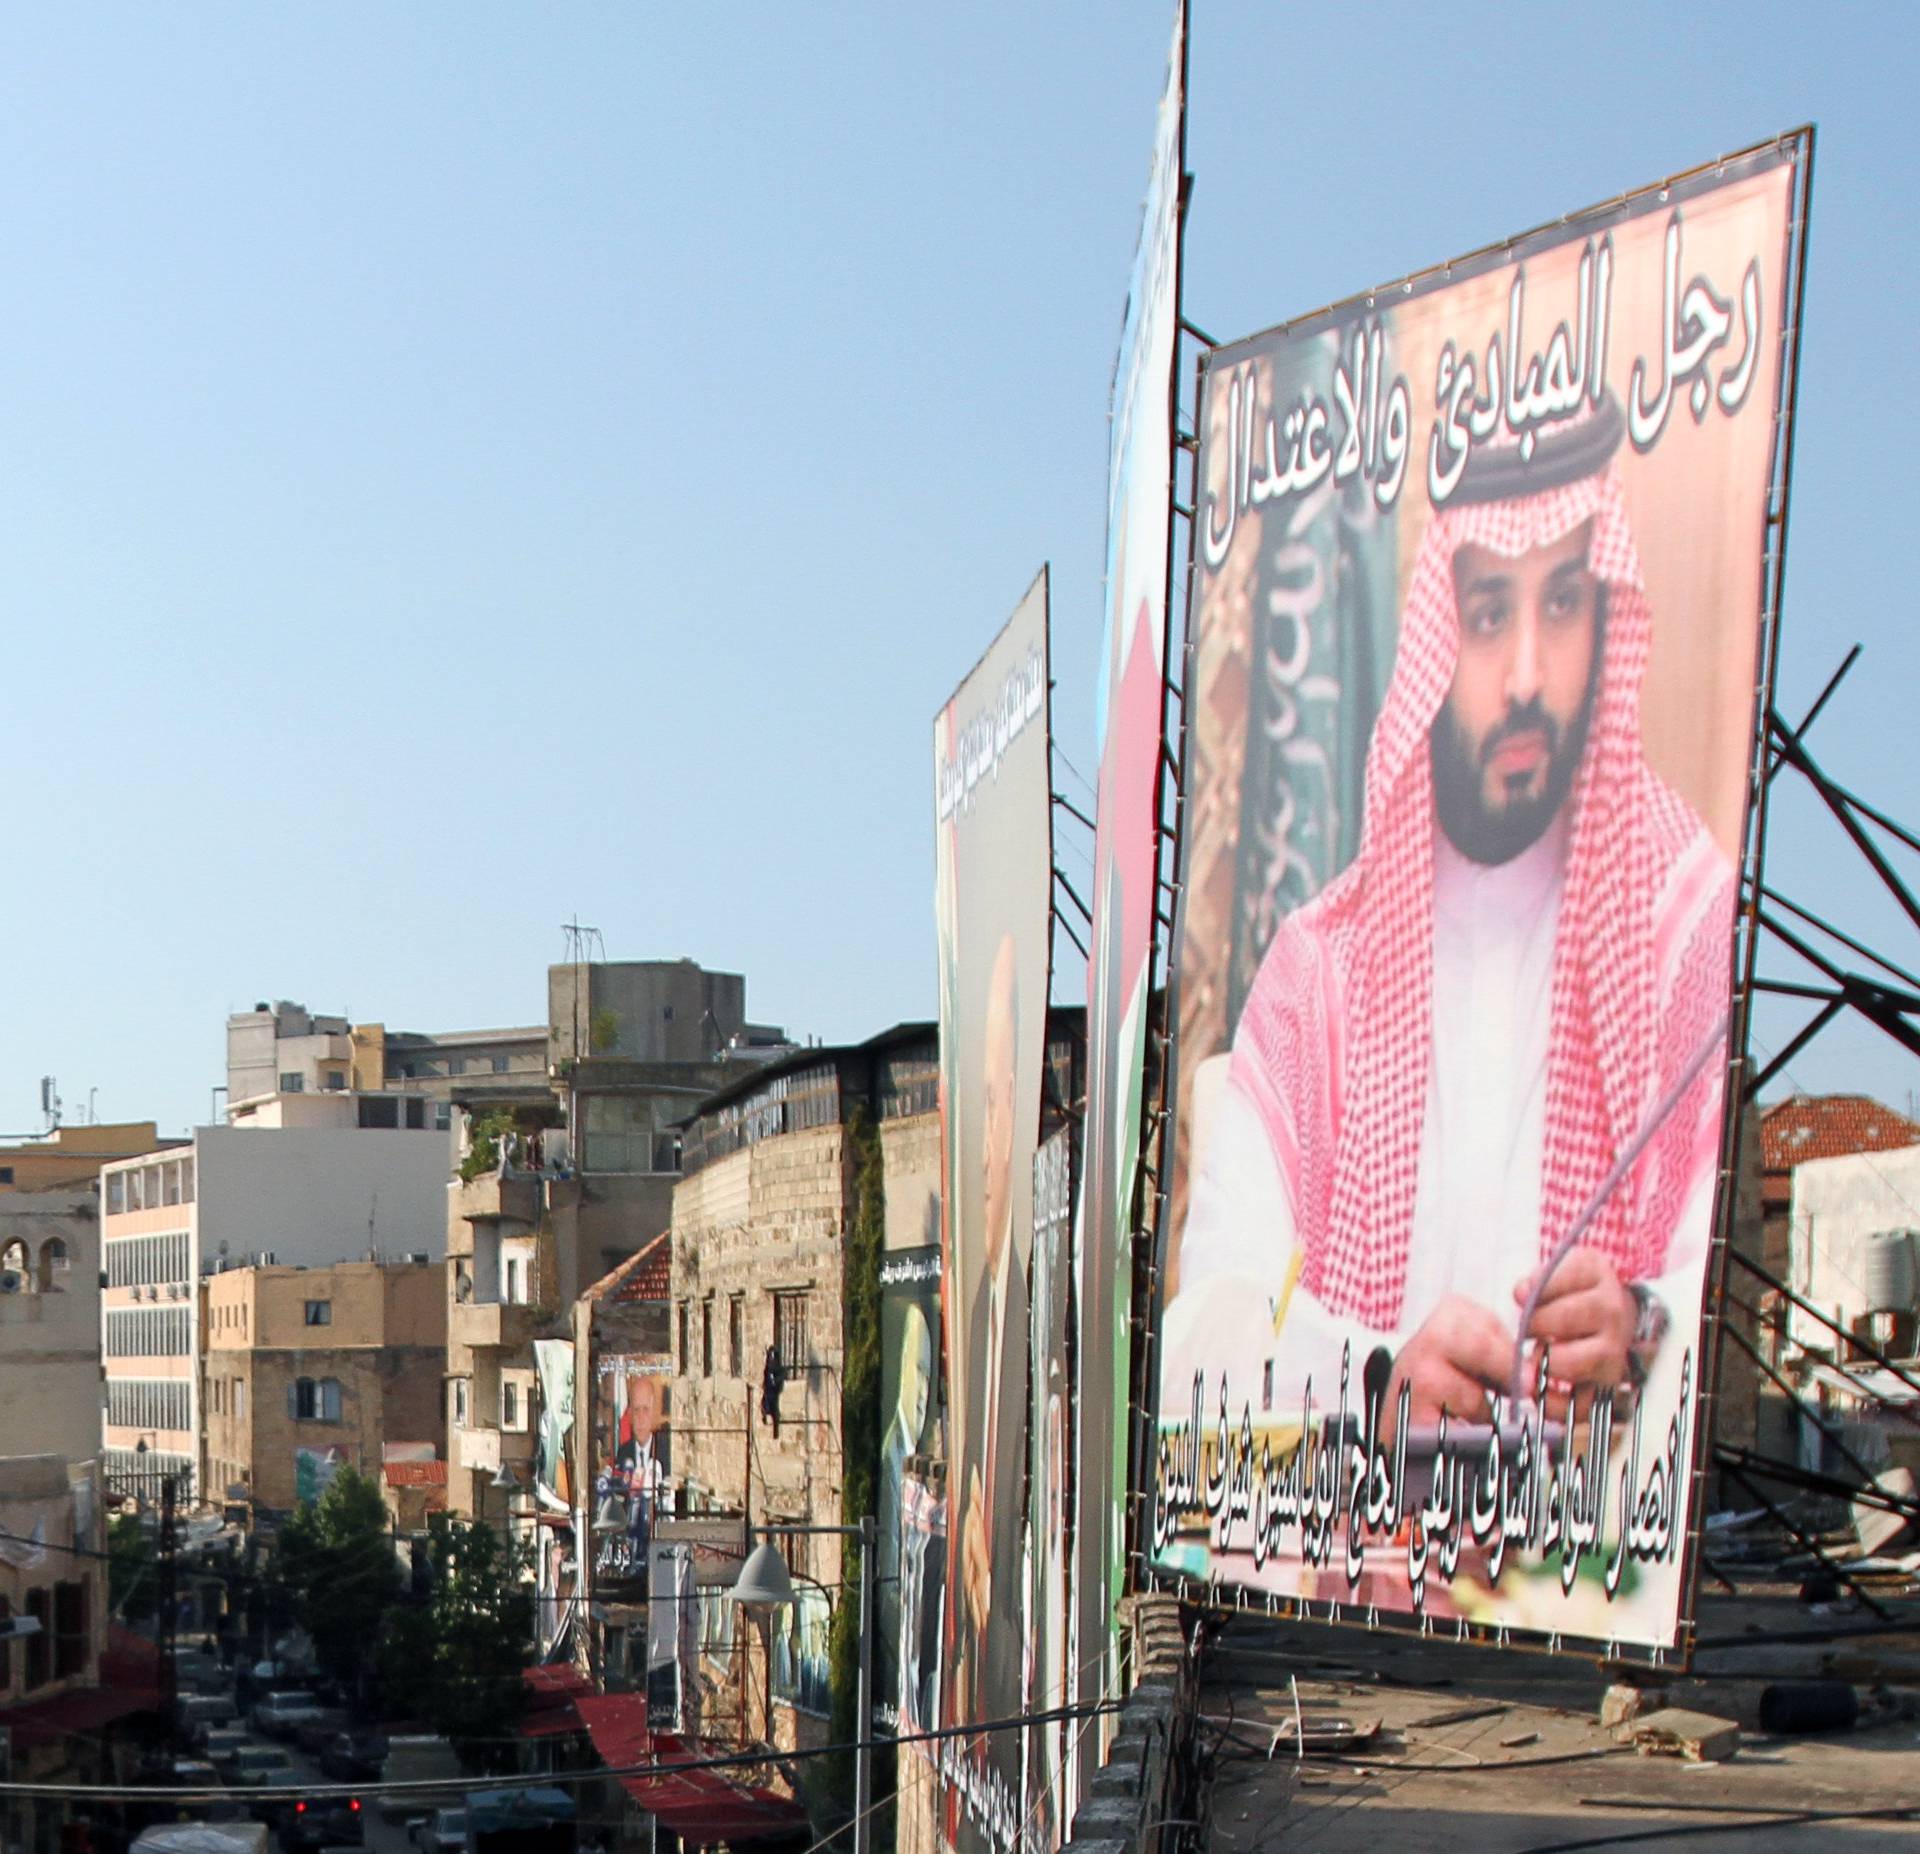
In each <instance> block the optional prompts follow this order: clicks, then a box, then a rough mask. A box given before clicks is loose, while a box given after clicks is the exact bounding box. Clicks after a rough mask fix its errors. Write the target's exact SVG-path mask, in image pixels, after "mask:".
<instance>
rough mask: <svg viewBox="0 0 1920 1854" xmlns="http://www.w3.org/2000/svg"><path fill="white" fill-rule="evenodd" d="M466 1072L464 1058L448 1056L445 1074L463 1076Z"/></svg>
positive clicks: (465, 1060)
mask: <svg viewBox="0 0 1920 1854" xmlns="http://www.w3.org/2000/svg"><path fill="white" fill-rule="evenodd" d="M466 1072H467V1059H466V1057H465V1056H449V1057H448V1058H447V1073H448V1074H449V1075H464V1074H466Z"/></svg>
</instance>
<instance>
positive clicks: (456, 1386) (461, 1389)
mask: <svg viewBox="0 0 1920 1854" xmlns="http://www.w3.org/2000/svg"><path fill="white" fill-rule="evenodd" d="M453 1426H454V1428H456V1429H464V1428H466V1426H467V1380H466V1379H465V1378H455V1379H454V1380H453Z"/></svg>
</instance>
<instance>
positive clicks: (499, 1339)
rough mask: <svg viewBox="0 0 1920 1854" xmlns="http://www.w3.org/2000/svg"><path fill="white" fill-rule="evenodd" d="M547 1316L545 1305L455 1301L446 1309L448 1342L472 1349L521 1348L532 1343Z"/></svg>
mask: <svg viewBox="0 0 1920 1854" xmlns="http://www.w3.org/2000/svg"><path fill="white" fill-rule="evenodd" d="M547 1319H548V1314H547V1310H546V1309H545V1308H544V1307H530V1306H526V1305H524V1304H522V1303H520V1302H518V1301H499V1300H468V1301H456V1302H455V1303H454V1304H453V1306H451V1307H450V1308H448V1309H447V1340H448V1343H449V1344H451V1345H464V1346H470V1347H473V1348H475V1349H487V1348H498V1347H502V1346H504V1347H506V1348H507V1349H508V1350H509V1351H520V1350H522V1349H524V1348H525V1347H527V1346H530V1345H531V1344H532V1343H533V1340H534V1336H535V1334H537V1333H539V1332H540V1331H542V1330H543V1329H544V1327H545V1326H546V1324H547Z"/></svg>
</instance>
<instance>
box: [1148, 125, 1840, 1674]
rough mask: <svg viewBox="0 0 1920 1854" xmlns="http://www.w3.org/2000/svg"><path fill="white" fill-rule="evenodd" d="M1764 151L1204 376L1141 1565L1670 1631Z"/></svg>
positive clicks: (1772, 424)
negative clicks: (1154, 1399) (1164, 1188)
mask: <svg viewBox="0 0 1920 1854" xmlns="http://www.w3.org/2000/svg"><path fill="white" fill-rule="evenodd" d="M1803 152H1804V144H1803V143H1802V142H1801V141H1799V140H1798V139H1790V140H1787V141H1783V142H1781V143H1778V144H1774V145H1770V146H1769V147H1767V148H1765V149H1761V150H1758V151H1754V152H1752V153H1750V154H1748V155H1746V156H1744V157H1742V158H1739V159H1736V160H1732V161H1728V162H1725V163H1722V164H1720V165H1719V166H1718V167H1717V168H1714V169H1712V170H1704V171H1702V172H1700V173H1698V174H1696V175H1693V176H1689V177H1687V178H1685V179H1682V180H1679V181H1675V182H1672V183H1669V184H1668V185H1665V186H1663V187H1660V188H1657V189H1650V190H1648V191H1646V192H1643V193H1641V194H1638V195H1634V196H1630V197H1628V198H1626V199H1623V200H1620V201H1617V202H1615V203H1613V204H1611V205H1609V206H1607V207H1605V208H1603V209H1600V210H1597V211H1595V212H1593V213H1590V214H1587V215H1584V216H1579V217H1575V218H1572V219H1569V220H1566V221H1563V222H1562V223H1561V224H1559V225H1557V226H1554V227H1552V228H1549V229H1547V230H1545V231H1543V232H1541V233H1538V234H1535V235H1533V236H1530V237H1527V238H1524V239H1520V240H1517V241H1515V242H1514V243H1513V244H1511V245H1508V246H1506V247H1503V248H1500V249H1496V250H1492V251H1488V252H1485V253H1482V254H1480V255H1479V256H1478V257H1477V258H1474V259H1470V260H1467V261H1465V262H1462V263H1457V264H1454V265H1451V266H1448V267H1447V268H1446V269H1445V270H1442V271H1436V272H1430V273H1427V274H1426V275H1424V276H1422V277H1418V278H1415V279H1411V280H1410V281H1409V282H1408V283H1406V284H1404V285H1396V286H1394V287H1393V288H1392V289H1390V290H1383V291H1381V292H1379V293H1377V294H1376V295H1373V296H1367V297H1363V298H1358V299H1355V300H1354V301H1352V302H1349V303H1347V304H1344V305H1342V306H1340V307H1339V308H1336V309H1334V310H1331V311H1328V312H1326V313H1324V314H1321V315H1318V316H1316V317H1314V318H1313V319H1312V320H1311V321H1310V322H1307V323H1302V324H1296V325H1292V326H1289V327H1285V328H1282V329H1278V330H1275V331H1273V332H1271V333H1269V334H1266V335H1262V336H1258V337H1256V338H1254V339H1252V340H1250V341H1246V342H1243V343H1240V344H1239V345H1237V346H1234V347H1231V348H1224V349H1218V350H1216V351H1215V352H1214V353H1213V355H1212V356H1211V357H1210V360H1209V364H1208V366H1207V368H1206V370H1205V374H1204V379H1203V404H1204V418H1203V439H1202V450H1201V458H1200V469H1201V479H1200V495H1199V498H1198V506H1197V509H1196V517H1195V536H1194V569H1195V580H1194V615H1193V620H1192V623H1191V626H1190V640H1189V650H1190V661H1189V666H1188V671H1187V680H1186V685H1185V686H1186V689H1187V692H1188V709H1189V714H1190V717H1191V722H1190V734H1189V757H1188V765H1187V784H1186V800H1187V806H1186V817H1187V824H1186V828H1185V831H1184V842H1183V844H1182V849H1181V867H1182V897H1183V901H1182V908H1183V912H1182V916H1181V921H1180V925H1179V936H1178V941H1177V946H1176V954H1175V985H1176V993H1175V1003H1174V1009H1175V1021H1176V1026H1177V1035H1178V1039H1179V1041H1178V1046H1177V1048H1178V1075H1177V1086H1176V1115H1177V1118H1176V1123H1175V1153H1174V1179H1173V1198H1172V1203H1171V1206H1170V1210H1169V1215H1168V1217H1167V1220H1166V1224H1165V1228H1164V1231H1163V1239H1164V1242H1165V1249H1164V1254H1163V1258H1162V1259H1163V1264H1164V1266H1163V1270H1162V1275H1161V1279H1162V1283H1163V1292H1164V1294H1165V1296H1166V1298H1165V1301H1164V1306H1163V1312H1162V1319H1161V1346H1160V1362H1161V1371H1160V1382H1159V1416H1158V1451H1157V1464H1156V1482H1157V1502H1156V1513H1155V1520H1154V1530H1153V1541H1152V1543H1153V1548H1154V1552H1155V1555H1156V1559H1157V1562H1158V1563H1159V1564H1160V1565H1161V1566H1163V1567H1165V1568H1167V1569H1169V1570H1172V1571H1174V1572H1178V1573H1181V1574H1184V1575H1185V1576H1186V1577H1187V1578H1189V1579H1192V1580H1194V1581H1195V1582H1197V1583H1199V1584H1201V1585H1214V1586H1237V1587H1239V1588H1240V1589H1243V1590H1254V1591H1261V1592H1265V1593H1268V1594H1270V1595H1273V1596H1276V1597H1286V1598H1296V1599H1305V1600H1306V1601H1308V1602H1310V1603H1311V1604H1313V1605H1315V1606H1319V1605H1323V1604H1327V1605H1336V1606H1341V1607H1345V1608H1348V1609H1349V1611H1350V1612H1351V1611H1354V1610H1358V1611H1377V1612H1379V1613H1382V1614H1386V1613H1390V1612H1398V1613H1401V1614H1404V1615H1409V1616H1411V1615H1419V1616H1422V1617H1424V1618H1426V1619H1428V1620H1429V1621H1433V1622H1442V1621H1444V1622H1448V1623H1450V1624H1454V1625H1467V1624H1480V1625H1486V1626H1489V1627H1497V1628H1509V1629H1519V1630H1527V1631H1535V1632H1538V1633H1539V1634H1541V1635H1543V1636H1546V1637H1548V1638H1552V1637H1556V1636H1557V1637H1562V1638H1565V1637H1580V1638H1584V1639H1586V1640H1589V1641H1595V1642H1600V1643H1617V1644H1620V1645H1623V1646H1624V1645H1635V1646H1643V1647H1648V1648H1653V1647H1667V1646H1670V1645H1672V1644H1673V1643H1674V1642H1675V1639H1676V1636H1677V1633H1678V1630H1679V1626H1680V1617H1681V1611H1682V1607H1683V1602H1684V1597H1685V1590H1684V1585H1685V1580H1686V1572H1687V1569H1688V1566H1687V1557H1688V1546H1689V1537H1690V1534H1689V1526H1690V1524H1691V1523H1692V1520H1691V1515H1690V1511H1689V1505H1690V1500H1691V1496H1692V1472H1691V1470H1692V1464H1693V1461H1694V1459H1695V1449H1696V1445H1697V1441H1698V1437H1697V1435H1696V1432H1695V1420H1696V1409H1697V1400H1698V1397H1699V1392H1700V1387H1701V1382H1702V1377H1703V1373H1704V1368H1705V1361H1704V1360H1703V1356H1702V1351H1701V1344H1700V1333H1701V1302H1702V1297H1703V1292H1704V1286H1705V1283H1706V1280H1707V1277H1708V1265H1709V1260H1710V1256H1711V1251H1712V1244H1713V1235H1714V1224H1715V1215H1716V1199H1717V1187H1718V1172H1719V1159H1720V1154H1721V1149H1722V1134H1723V1109H1724V1105H1725V1096H1726V1076H1727V1068H1728V1055H1729V1048H1728V1045H1729V1032H1728V1022H1729V1015H1730V1003H1731V998H1732V988H1733V975H1734V950H1735V912H1736V896H1737V887H1738V884H1737V877H1736V869H1737V867H1738V863H1739V859H1740V856H1741V854H1742V849H1743V845H1744V843H1745V838H1746V829H1747V803H1748V794H1749V787H1750V772H1751V769H1752V767H1753V763H1754V751H1755V743H1754V738H1753V728H1754V723H1755V716H1756V700H1755V691H1756V688H1757V687H1758V685H1759V683H1760V681H1761V679H1762V675H1763V670H1764V667H1765V659H1764V651H1763V647H1764V635H1765V619H1766V611H1767V607H1768V605H1769V602H1770V601H1769V587H1770V581H1769V579H1768V574H1767V566H1766V549H1767V544H1768V535H1767V532H1766V527H1767V521H1768V518H1769V483H1770V478H1771V476H1772V474H1773V472H1775V471H1776V470H1777V469H1778V468H1779V467H1780V465H1779V458H1780V455H1781V442H1782V439H1783V436H1784V416H1785V413H1784V407H1785V404H1786V386H1787V382H1786V380H1785V377H1784V375H1785V371H1786V362H1787V356H1788V352H1789V346H1788V340H1787V337H1788V334H1789V332H1790V331H1789V329H1788V324H1787V308H1788V303H1789V300H1790V292H1791V290H1792V287H1793V278H1792V265H1793V261H1794V257H1795V253H1796V249H1797V247H1796V245H1795V242H1794V238H1793V229H1792V226H1793V220H1794V217H1795V214H1794V210H1793V206H1794V196H1795V180H1796V168H1797V162H1798V159H1799V158H1800V157H1801V156H1802V154H1803Z"/></svg>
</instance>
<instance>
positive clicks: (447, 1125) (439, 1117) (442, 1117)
mask: <svg viewBox="0 0 1920 1854" xmlns="http://www.w3.org/2000/svg"><path fill="white" fill-rule="evenodd" d="M433 1130H434V1131H435V1132H436V1133H451V1132H452V1131H453V1103H452V1102H451V1101H435V1102H434V1104H433Z"/></svg>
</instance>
